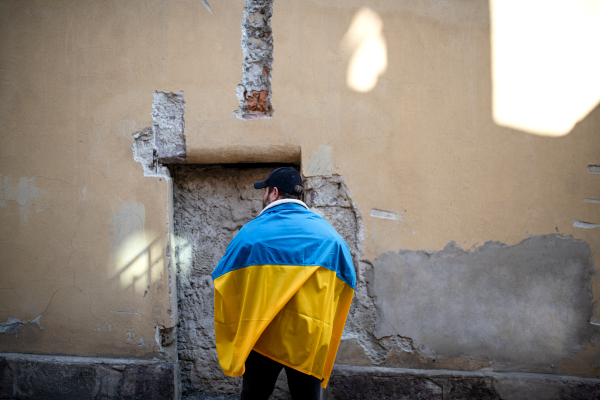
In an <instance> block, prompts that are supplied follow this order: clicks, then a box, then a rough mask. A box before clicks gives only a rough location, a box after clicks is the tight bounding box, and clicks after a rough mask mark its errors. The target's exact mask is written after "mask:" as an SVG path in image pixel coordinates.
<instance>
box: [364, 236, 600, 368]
mask: <svg viewBox="0 0 600 400" xmlns="http://www.w3.org/2000/svg"><path fill="white" fill-rule="evenodd" d="M592 272H593V269H592V260H591V251H590V247H589V244H587V243H586V242H582V241H578V240H575V239H573V238H572V237H570V236H569V237H563V236H561V235H545V236H536V237H531V238H528V239H526V240H523V241H522V242H521V243H519V244H517V245H515V246H509V245H505V244H502V243H498V242H488V243H486V244H484V245H483V246H481V247H479V248H477V249H476V250H474V251H465V250H462V249H460V248H459V247H458V246H456V245H455V244H454V243H451V244H449V245H447V246H446V248H444V249H443V250H441V251H437V252H426V251H408V250H403V251H400V252H399V253H394V252H387V253H384V254H382V255H381V256H380V257H379V258H378V259H377V260H375V262H374V269H373V277H372V282H371V288H370V292H371V293H372V294H373V296H374V299H375V304H376V305H377V309H378V310H379V312H380V313H379V314H378V318H377V324H376V327H375V331H374V333H375V336H376V338H377V339H383V338H386V337H409V338H412V339H413V340H414V347H415V349H417V350H418V351H419V352H420V354H421V355H422V356H423V355H425V356H427V357H429V358H432V359H438V364H440V361H441V362H443V360H444V359H449V358H452V357H460V358H463V359H464V358H474V359H476V360H477V359H478V360H488V362H489V363H490V364H491V365H487V367H488V368H489V367H491V368H493V370H495V371H525V372H543V373H556V372H557V371H556V369H555V365H556V363H557V362H558V361H560V360H561V359H563V358H566V357H569V356H571V355H573V354H574V353H575V352H577V351H578V350H579V349H580V348H581V346H582V345H584V344H585V343H586V342H590V341H591V340H593V339H594V338H597V336H598V333H600V330H599V329H598V327H596V326H594V325H592V324H590V323H589V321H590V317H591V315H592V296H591V288H590V285H591V283H590V282H591V281H590V277H591V274H592ZM411 357H412V356H411V354H410V352H404V351H394V354H393V355H390V357H389V358H388V360H387V361H388V364H397V365H402V366H406V364H407V363H410V360H411ZM484 364H487V362H486V363H484ZM450 367H453V368H456V369H458V368H461V369H462V368H463V367H465V366H464V365H463V366H462V367H461V366H460V363H459V364H456V365H451V366H450ZM482 367H483V365H482Z"/></svg>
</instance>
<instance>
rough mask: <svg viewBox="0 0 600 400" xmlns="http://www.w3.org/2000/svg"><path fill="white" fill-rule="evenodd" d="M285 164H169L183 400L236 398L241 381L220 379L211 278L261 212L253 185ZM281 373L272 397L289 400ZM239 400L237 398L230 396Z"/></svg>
mask: <svg viewBox="0 0 600 400" xmlns="http://www.w3.org/2000/svg"><path fill="white" fill-rule="evenodd" d="M280 166H284V165H283V164H241V165H240V164H231V165H213V166H199V165H172V166H170V167H169V169H170V170H171V175H172V178H173V216H174V230H175V246H176V250H175V260H176V264H177V299H178V313H179V322H178V326H177V333H178V334H177V341H178V342H177V347H178V356H179V365H180V369H181V387H182V394H183V397H184V398H185V397H187V396H193V395H200V394H201V393H202V394H204V395H210V394H231V395H233V394H235V395H236V396H239V393H240V390H241V378H230V377H226V376H224V375H223V372H222V370H221V368H220V366H219V362H218V359H217V352H216V349H215V336H214V320H213V290H214V286H213V283H212V278H211V273H212V271H213V269H214V267H215V266H216V264H217V263H218V261H219V259H220V258H221V256H222V255H223V254H224V253H225V249H226V247H227V245H228V244H229V242H230V241H231V239H233V237H234V236H235V235H236V234H237V232H238V231H239V230H240V228H241V227H242V226H243V225H244V224H246V223H247V222H249V221H250V220H251V219H253V218H254V217H256V216H257V215H258V214H259V213H260V211H261V210H262V194H263V191H262V190H255V189H254V188H253V184H254V182H256V181H260V180H264V179H265V178H266V177H267V176H268V175H269V173H270V172H271V171H273V169H275V168H277V167H280ZM287 390H288V389H287V382H286V381H285V374H282V375H280V378H279V382H278V384H277V387H276V389H275V392H274V398H277V399H288V398H290V397H289V394H288V392H287ZM232 398H237V397H232Z"/></svg>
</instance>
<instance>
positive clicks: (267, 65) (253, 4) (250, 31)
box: [232, 0, 274, 120]
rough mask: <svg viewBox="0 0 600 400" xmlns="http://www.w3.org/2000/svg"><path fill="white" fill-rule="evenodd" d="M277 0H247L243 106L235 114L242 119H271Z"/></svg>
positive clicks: (240, 93)
mask: <svg viewBox="0 0 600 400" xmlns="http://www.w3.org/2000/svg"><path fill="white" fill-rule="evenodd" d="M272 15H273V0H246V7H244V16H243V17H242V51H243V53H244V62H243V65H242V81H241V82H240V83H239V84H238V85H237V87H236V88H235V94H236V95H237V98H238V102H239V103H240V106H239V108H238V109H237V110H236V111H234V112H233V114H232V117H235V118H239V119H242V120H251V119H261V118H270V117H272V116H273V111H274V110H273V106H272V105H271V74H272V73H273V30H272V28H271V16H272Z"/></svg>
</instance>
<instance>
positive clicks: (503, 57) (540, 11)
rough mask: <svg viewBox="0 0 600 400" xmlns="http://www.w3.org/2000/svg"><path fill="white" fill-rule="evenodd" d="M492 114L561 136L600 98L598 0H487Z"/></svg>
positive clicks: (503, 122)
mask: <svg viewBox="0 0 600 400" xmlns="http://www.w3.org/2000/svg"><path fill="white" fill-rule="evenodd" d="M490 19H491V46H492V88H493V99H492V103H493V117H494V121H495V122H496V123H497V124H498V125H502V126H506V127H510V128H514V129H519V130H522V131H525V132H529V133H534V134H537V135H541V136H564V135H566V134H568V133H569V132H570V131H571V130H572V129H573V127H574V126H575V124H576V123H577V122H578V121H580V120H582V119H583V118H585V117H586V116H587V114H588V113H589V112H590V111H591V110H593V109H594V107H595V106H596V105H597V104H598V102H599V100H600V74H599V73H598V71H600V52H599V51H598V39H600V2H598V1H594V0H551V1H548V0H528V1H518V0H490Z"/></svg>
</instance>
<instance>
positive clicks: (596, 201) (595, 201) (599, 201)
mask: <svg viewBox="0 0 600 400" xmlns="http://www.w3.org/2000/svg"><path fill="white" fill-rule="evenodd" d="M583 202H584V203H593V204H600V200H595V199H583Z"/></svg>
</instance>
